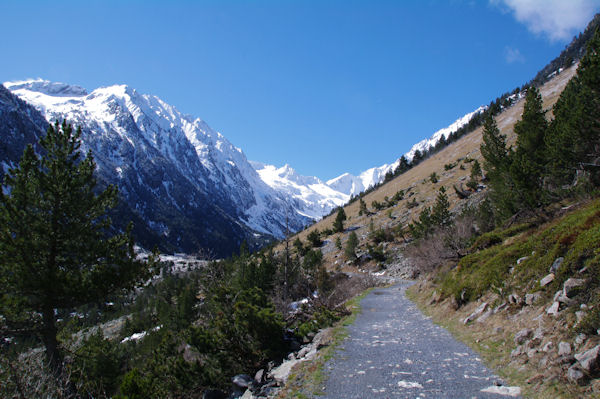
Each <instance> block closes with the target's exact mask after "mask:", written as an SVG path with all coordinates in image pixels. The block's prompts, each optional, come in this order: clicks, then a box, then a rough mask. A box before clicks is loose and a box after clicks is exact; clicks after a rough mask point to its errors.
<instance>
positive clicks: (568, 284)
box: [563, 278, 585, 298]
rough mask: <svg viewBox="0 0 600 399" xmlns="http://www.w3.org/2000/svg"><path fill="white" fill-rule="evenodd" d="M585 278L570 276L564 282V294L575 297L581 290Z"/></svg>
mask: <svg viewBox="0 0 600 399" xmlns="http://www.w3.org/2000/svg"><path fill="white" fill-rule="evenodd" d="M584 284H585V280H583V279H580V278H570V279H568V280H567V281H565V283H564V284H563V295H564V296H566V297H567V298H573V297H574V296H575V295H577V293H578V292H579V291H580V290H581V287H583V285H584Z"/></svg>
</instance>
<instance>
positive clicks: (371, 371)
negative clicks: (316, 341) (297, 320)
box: [320, 282, 518, 399]
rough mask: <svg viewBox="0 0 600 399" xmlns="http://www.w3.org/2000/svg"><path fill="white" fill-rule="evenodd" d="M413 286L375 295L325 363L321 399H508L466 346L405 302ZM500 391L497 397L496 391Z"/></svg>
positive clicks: (511, 394)
mask: <svg viewBox="0 0 600 399" xmlns="http://www.w3.org/2000/svg"><path fill="white" fill-rule="evenodd" d="M409 285H410V283H407V282H402V283H400V284H398V285H395V286H393V287H391V288H380V289H376V290H374V291H372V292H371V293H370V294H369V295H368V296H367V297H366V298H365V299H364V300H363V301H362V303H361V305H362V313H361V314H360V315H359V316H358V317H357V319H356V322H355V323H354V324H353V325H352V326H350V327H349V328H348V329H349V336H348V337H347V338H346V340H344V342H343V343H342V344H341V345H340V347H339V348H338V350H337V351H336V354H335V356H334V357H333V358H332V359H331V360H330V361H329V362H328V363H327V364H326V365H325V372H326V373H327V374H328V376H329V377H328V380H327V382H326V384H325V395H324V396H320V397H321V398H323V397H324V398H457V399H458V398H460V399H464V398H466V399H469V398H506V397H517V395H518V394H517V393H516V392H515V391H516V390H517V388H511V387H505V386H498V385H499V384H502V381H501V379H500V378H499V377H498V376H496V375H494V374H493V373H492V372H491V371H490V370H488V369H487V368H486V367H485V366H484V365H483V364H482V362H481V360H480V359H479V358H478V357H477V355H476V354H475V353H474V352H473V351H472V350H471V349H470V348H468V347H467V346H466V345H464V344H462V343H460V342H458V341H456V340H455V339H454V338H453V337H452V335H450V333H449V332H448V331H446V330H445V329H443V328H442V327H439V326H437V325H435V324H433V322H432V321H431V320H430V319H429V318H427V317H426V316H424V315H423V314H422V313H421V312H420V311H419V310H418V309H417V307H416V306H415V305H414V304H413V303H412V302H411V301H410V300H408V299H407V298H406V296H405V290H406V288H407V287H408V286H409ZM490 390H491V391H492V392H499V393H492V392H489V391H490Z"/></svg>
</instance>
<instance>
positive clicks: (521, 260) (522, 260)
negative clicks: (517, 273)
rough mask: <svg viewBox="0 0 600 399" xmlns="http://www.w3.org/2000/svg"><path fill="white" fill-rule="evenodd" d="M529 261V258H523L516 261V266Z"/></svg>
mask: <svg viewBox="0 0 600 399" xmlns="http://www.w3.org/2000/svg"><path fill="white" fill-rule="evenodd" d="M527 259H529V256H523V257H522V258H519V259H517V265H520V264H521V263H522V262H525V261H526V260H527Z"/></svg>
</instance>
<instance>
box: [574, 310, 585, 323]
mask: <svg viewBox="0 0 600 399" xmlns="http://www.w3.org/2000/svg"><path fill="white" fill-rule="evenodd" d="M586 315H587V313H586V312H584V311H583V310H578V311H577V312H575V318H576V319H577V324H579V323H581V320H583V319H585V316H586Z"/></svg>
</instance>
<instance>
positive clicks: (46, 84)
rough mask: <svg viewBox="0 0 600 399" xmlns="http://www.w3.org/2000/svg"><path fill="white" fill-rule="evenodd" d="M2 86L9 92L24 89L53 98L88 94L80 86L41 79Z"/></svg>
mask: <svg viewBox="0 0 600 399" xmlns="http://www.w3.org/2000/svg"><path fill="white" fill-rule="evenodd" d="M4 86H5V87H6V88H7V89H9V90H10V91H15V90H20V89H24V90H28V91H32V92H37V93H42V94H46V95H49V96H54V97H81V96H86V95H87V94H88V93H87V91H86V90H85V89H84V88H83V87H81V86H74V85H69V84H66V83H58V82H50V81H48V80H43V79H30V80H22V81H16V82H7V83H5V84H4Z"/></svg>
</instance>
